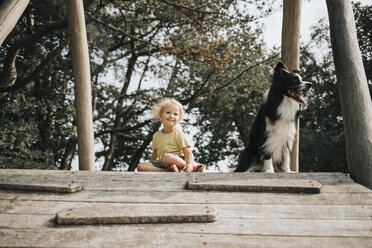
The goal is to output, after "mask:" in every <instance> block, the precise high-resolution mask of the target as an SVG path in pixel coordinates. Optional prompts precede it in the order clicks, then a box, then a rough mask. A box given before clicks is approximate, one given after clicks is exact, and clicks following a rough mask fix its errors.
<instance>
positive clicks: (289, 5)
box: [282, 0, 302, 172]
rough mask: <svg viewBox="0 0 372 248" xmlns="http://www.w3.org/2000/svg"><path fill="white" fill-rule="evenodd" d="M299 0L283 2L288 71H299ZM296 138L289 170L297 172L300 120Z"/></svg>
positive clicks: (285, 56) (285, 62)
mask: <svg viewBox="0 0 372 248" xmlns="http://www.w3.org/2000/svg"><path fill="white" fill-rule="evenodd" d="M301 5H302V3H301V0H284V1H283V27H282V61H283V62H284V64H286V65H287V67H288V69H290V70H294V69H297V70H299V69H300V24H301ZM296 130H297V131H296V138H295V141H294V144H293V148H292V151H291V164H290V167H291V170H292V171H296V172H298V171H299V156H298V154H299V141H300V120H299V119H297V123H296Z"/></svg>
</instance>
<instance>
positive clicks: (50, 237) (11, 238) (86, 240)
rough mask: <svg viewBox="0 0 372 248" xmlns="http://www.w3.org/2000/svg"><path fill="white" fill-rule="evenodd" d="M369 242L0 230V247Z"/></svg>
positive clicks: (273, 247)
mask: <svg viewBox="0 0 372 248" xmlns="http://www.w3.org/2000/svg"><path fill="white" fill-rule="evenodd" d="M371 243H372V238H370V237H369V238H360V237H293V236H283V237H280V236H277V235H272V236H267V235H265V236H252V235H232V234H224V235H221V234H205V233H198V232H194V233H180V232H179V231H178V230H177V229H174V230H172V231H170V232H152V231H148V230H146V229H145V228H143V229H142V230H141V231H137V232H133V231H132V232H126V233H123V232H122V231H121V230H120V229H110V230H109V231H108V229H107V228H89V229H88V228H85V229H76V228H56V229H52V228H50V229H43V230H40V229H22V230H16V229H0V247H89V248H103V247H108V248H116V247H119V248H121V247H123V244H125V247H180V248H181V247H213V248H219V247H242V248H249V247H254V248H256V247H267V248H277V247H281V248H300V247H317V248H329V247H340V248H343V247H345V248H350V247H371Z"/></svg>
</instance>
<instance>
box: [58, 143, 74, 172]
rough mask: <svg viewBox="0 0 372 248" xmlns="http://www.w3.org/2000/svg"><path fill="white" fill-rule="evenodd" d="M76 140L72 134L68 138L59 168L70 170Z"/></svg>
mask: <svg viewBox="0 0 372 248" xmlns="http://www.w3.org/2000/svg"><path fill="white" fill-rule="evenodd" d="M76 142H77V139H76V137H75V136H72V137H70V138H69V139H68V141H67V144H66V150H65V154H64V155H63V158H62V162H61V167H60V170H70V169H71V163H72V159H73V158H74V155H75V151H76Z"/></svg>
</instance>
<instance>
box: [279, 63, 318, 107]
mask: <svg viewBox="0 0 372 248" xmlns="http://www.w3.org/2000/svg"><path fill="white" fill-rule="evenodd" d="M298 73H299V71H297V70H293V71H292V72H290V71H289V70H288V68H287V67H286V66H285V64H284V63H282V62H279V63H278V64H277V65H276V67H275V72H274V80H273V86H276V87H278V88H279V89H280V90H281V91H282V92H283V93H284V95H285V96H287V97H289V98H292V99H294V100H296V101H298V102H300V103H303V104H307V101H306V98H305V95H306V93H307V92H308V91H309V90H310V88H311V86H312V83H310V82H306V81H303V80H302V77H301V76H300V75H299V74H298Z"/></svg>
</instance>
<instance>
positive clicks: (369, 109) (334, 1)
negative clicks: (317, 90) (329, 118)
mask: <svg viewBox="0 0 372 248" xmlns="http://www.w3.org/2000/svg"><path fill="white" fill-rule="evenodd" d="M327 8H328V15H329V22H330V31H331V42H332V51H333V59H334V63H335V67H336V76H337V86H338V91H339V95H340V103H341V110H342V115H343V119H344V127H345V140H346V158H347V163H348V167H349V171H350V175H351V177H352V178H353V179H354V180H355V181H356V182H358V183H360V184H363V185H365V186H367V187H369V188H371V189H372V103H371V96H370V94H369V90H368V84H367V78H366V74H365V71H364V67H363V62H362V58H361V54H360V50H359V46H358V40H357V36H356V27H355V21H354V15H353V10H352V5H351V2H350V1H348V0H327Z"/></svg>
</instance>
